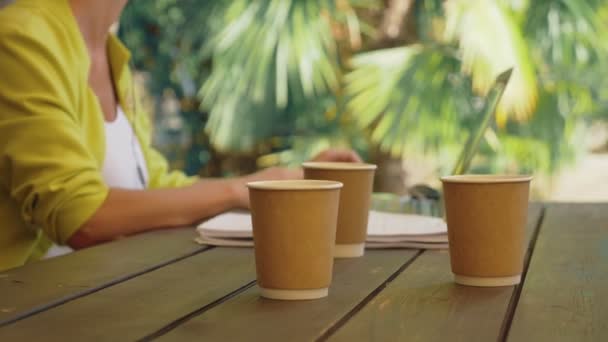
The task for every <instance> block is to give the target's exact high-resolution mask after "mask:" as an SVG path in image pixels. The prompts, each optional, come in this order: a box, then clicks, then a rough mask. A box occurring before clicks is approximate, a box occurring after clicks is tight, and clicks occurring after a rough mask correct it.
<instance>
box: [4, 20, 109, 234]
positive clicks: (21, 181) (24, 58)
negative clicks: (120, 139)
mask: <svg viewBox="0 0 608 342" xmlns="http://www.w3.org/2000/svg"><path fill="white" fill-rule="evenodd" d="M43 38H44V37H42V38H33V37H31V35H27V34H20V33H19V32H18V31H14V32H8V33H7V32H2V34H1V39H0V61H1V62H0V186H2V187H3V188H4V189H2V191H8V192H9V193H10V197H11V198H12V200H14V201H15V203H16V204H17V207H18V208H20V214H21V216H22V218H23V220H24V222H25V223H26V224H27V225H29V226H31V227H36V228H39V229H42V230H44V232H45V233H46V235H47V236H48V237H49V238H50V239H52V240H53V241H55V242H57V243H59V244H65V243H66V241H67V240H68V239H69V238H70V236H71V235H72V234H73V233H74V232H76V231H77V230H78V229H79V228H80V227H81V226H82V225H83V224H84V223H86V221H87V220H88V219H89V218H90V217H91V216H92V215H93V214H94V213H95V212H96V211H97V210H98V208H99V207H100V206H101V204H102V203H103V201H104V200H105V198H106V196H107V194H108V188H107V186H106V185H105V184H104V182H103V179H102V176H101V173H100V171H99V166H98V163H97V161H96V159H95V158H94V155H93V154H92V152H91V149H90V147H88V146H86V143H85V141H86V139H85V137H84V132H83V130H82V129H81V126H79V122H78V119H77V116H76V115H75V113H74V108H75V106H74V105H73V104H74V103H75V101H76V100H75V96H76V95H75V94H76V92H75V90H74V89H75V86H74V85H73V77H72V75H70V73H69V71H68V70H70V66H69V65H66V63H67V62H66V61H63V60H61V58H60V57H58V56H55V55H54V54H53V53H52V52H51V51H50V50H49V49H47V48H46V46H45V43H44V39H43Z"/></svg>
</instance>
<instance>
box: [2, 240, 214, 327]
mask: <svg viewBox="0 0 608 342" xmlns="http://www.w3.org/2000/svg"><path fill="white" fill-rule="evenodd" d="M213 248H215V247H213V246H204V247H201V248H200V249H197V250H195V251H192V252H190V253H187V254H184V255H182V256H179V257H177V258H173V259H170V260H167V261H164V262H162V263H160V264H156V265H154V266H150V267H147V268H144V269H143V270H141V271H138V272H134V273H131V274H128V275H125V276H122V277H118V278H115V279H113V280H110V281H108V282H107V283H103V284H101V285H98V286H95V287H92V288H90V289H87V290H84V291H81V292H77V293H74V294H70V295H68V296H66V297H63V298H59V299H57V300H53V301H51V302H49V303H47V304H44V305H41V306H39V307H36V308H34V309H31V310H28V311H24V312H23V313H21V314H19V315H17V316H14V317H11V318H10V319H7V320H5V321H0V328H2V327H4V326H7V325H9V324H12V323H15V322H18V321H20V320H22V319H25V318H29V317H32V316H34V315H37V314H39V313H41V312H44V311H46V310H50V309H53V308H56V307H58V306H60V305H63V304H65V303H68V302H71V301H73V300H76V299H78V298H81V297H84V296H88V295H90V294H93V293H95V292H98V291H101V290H103V289H106V288H108V287H111V286H114V285H117V284H120V283H123V282H125V281H128V280H131V279H133V278H135V277H139V276H140V275H143V274H146V273H149V272H152V271H155V270H157V269H159V268H162V267H165V266H168V265H171V264H173V263H176V262H178V261H182V260H184V259H187V258H189V257H192V256H194V255H196V254H199V253H203V252H206V251H209V250H211V249H213Z"/></svg>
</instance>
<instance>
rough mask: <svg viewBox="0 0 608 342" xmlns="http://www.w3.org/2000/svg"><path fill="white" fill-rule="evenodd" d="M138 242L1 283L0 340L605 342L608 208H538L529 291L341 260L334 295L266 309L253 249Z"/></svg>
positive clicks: (148, 237) (387, 254) (161, 235)
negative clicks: (478, 285) (481, 285)
mask: <svg viewBox="0 0 608 342" xmlns="http://www.w3.org/2000/svg"><path fill="white" fill-rule="evenodd" d="M193 237H194V232H193V231H192V229H178V230H172V231H162V232H155V233H150V234H144V235H140V236H137V237H133V238H129V239H124V240H120V241H117V242H113V243H110V244H106V245H102V246H98V247H95V248H90V249H87V250H83V251H80V252H77V253H73V254H70V255H67V256H63V257H59V258H55V259H50V260H46V261H42V262H38V263H34V264H30V265H27V266H25V267H21V268H17V269H13V270H10V271H6V272H3V273H0V341H34V340H45V341H55V340H58V341H66V340H76V341H92V340H109V341H122V340H139V339H143V340H151V339H160V340H168V341H171V340H194V339H200V340H205V341H240V340H244V341H250V340H263V341H310V340H330V341H369V340H373V341H440V340H441V341H443V340H460V341H494V340H501V341H502V340H509V341H608V204H549V205H532V206H531V207H530V212H529V220H528V239H529V241H530V243H529V248H528V250H527V255H526V264H525V273H524V281H523V283H522V284H521V285H519V286H510V287H502V288H475V287H465V286H459V285H455V284H454V283H453V282H452V275H451V273H450V266H449V255H448V253H447V252H445V251H443V252H437V251H424V250H412V249H409V250H408V249H401V250H368V251H367V252H366V255H365V257H363V258H358V259H348V260H337V261H336V264H335V273H334V280H333V284H332V287H331V289H330V295H329V297H328V298H326V299H321V300H315V301H303V302H283V301H273V300H266V299H261V298H260V297H259V291H258V288H257V286H256V283H255V266H254V259H253V251H252V250H250V249H239V248H211V247H206V246H198V245H196V244H194V243H193V242H192V238H193Z"/></svg>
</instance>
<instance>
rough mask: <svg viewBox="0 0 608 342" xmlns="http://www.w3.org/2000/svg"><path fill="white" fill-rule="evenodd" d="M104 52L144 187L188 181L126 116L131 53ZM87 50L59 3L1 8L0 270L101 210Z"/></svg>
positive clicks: (137, 116) (100, 140) (28, 0)
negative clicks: (143, 169) (136, 147)
mask: <svg viewBox="0 0 608 342" xmlns="http://www.w3.org/2000/svg"><path fill="white" fill-rule="evenodd" d="M107 49H108V53H109V58H110V66H111V69H112V76H113V79H114V82H115V87H116V91H117V95H118V99H119V102H120V105H121V106H122V108H123V109H124V110H125V114H126V116H127V118H128V119H129V121H130V122H131V124H132V125H133V127H134V129H135V131H136V134H137V137H138V139H139V141H140V143H141V146H142V149H143V153H144V156H145V159H146V164H147V167H148V170H149V175H150V179H149V184H148V185H149V187H151V188H162V187H176V186H183V185H186V184H190V183H192V182H193V181H194V180H195V179H194V178H188V177H186V176H185V175H184V174H183V173H181V172H169V171H168V168H167V162H166V160H165V159H164V158H163V157H162V156H161V155H160V154H159V153H158V152H157V151H156V150H154V149H153V148H151V147H150V132H151V127H150V123H149V119H148V117H147V115H145V114H144V113H134V110H133V108H138V107H140V106H133V101H135V99H134V96H133V93H134V88H133V84H132V79H131V73H130V70H129V67H128V61H129V58H130V54H129V52H128V51H127V49H126V48H125V47H124V46H123V45H122V44H121V43H120V42H119V40H118V39H117V38H116V37H115V36H111V37H110V39H109V41H108V44H107ZM89 64H90V60H89V55H88V52H87V48H86V46H85V43H84V40H83V38H82V35H81V33H80V30H79V28H78V25H77V23H76V20H75V18H74V16H73V14H72V10H71V8H70V6H69V4H68V2H67V0H17V1H15V2H14V3H12V4H10V5H8V6H7V7H4V8H2V9H0V270H2V269H8V268H11V267H15V266H19V265H23V264H24V263H25V262H27V261H29V260H35V259H37V258H39V257H40V256H41V255H43V253H44V252H45V250H46V249H47V248H48V246H49V245H50V244H51V241H54V242H56V243H58V244H65V243H66V241H67V240H68V239H69V238H70V236H71V235H72V234H73V233H74V232H76V231H77V230H78V229H79V228H80V227H81V226H82V225H83V224H84V223H85V222H86V221H87V220H88V219H89V218H90V217H91V216H92V215H93V214H94V213H95V211H97V209H98V208H99V207H100V206H101V204H102V203H103V201H104V200H105V198H106V196H107V194H108V187H107V186H106V185H105V184H104V181H103V179H102V176H101V167H102V165H103V161H104V154H105V151H104V148H105V136H104V134H105V132H104V118H103V113H102V111H101V107H100V104H99V101H98V100H97V97H96V96H95V94H94V92H93V91H92V89H91V88H90V87H89V84H88V74H89Z"/></svg>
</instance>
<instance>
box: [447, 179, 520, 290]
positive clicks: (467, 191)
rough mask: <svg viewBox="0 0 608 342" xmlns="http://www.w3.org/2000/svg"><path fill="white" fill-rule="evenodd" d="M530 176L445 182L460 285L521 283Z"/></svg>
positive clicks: (452, 249)
mask: <svg viewBox="0 0 608 342" xmlns="http://www.w3.org/2000/svg"><path fill="white" fill-rule="evenodd" d="M531 180H532V177H530V176H517V175H514V176H507V175H505V176H500V175H462V176H448V177H443V178H441V181H442V182H443V193H444V201H445V210H446V216H447V224H448V238H449V245H450V262H451V266H452V272H453V273H454V277H455V282H456V283H459V284H463V285H472V286H506V285H514V284H518V283H519V282H520V280H521V273H522V269H523V259H524V251H525V249H524V248H525V246H524V243H525V241H524V240H525V225H526V219H527V214H528V196H529V186H530V181H531Z"/></svg>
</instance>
